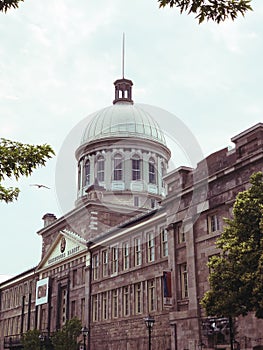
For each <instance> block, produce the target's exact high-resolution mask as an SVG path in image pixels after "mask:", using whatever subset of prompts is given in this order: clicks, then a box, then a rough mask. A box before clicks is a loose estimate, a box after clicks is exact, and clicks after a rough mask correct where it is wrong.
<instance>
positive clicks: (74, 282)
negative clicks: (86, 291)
mask: <svg viewBox="0 0 263 350" xmlns="http://www.w3.org/2000/svg"><path fill="white" fill-rule="evenodd" d="M77 278H78V270H77V269H74V270H73V278H72V279H73V281H72V284H73V287H76V285H77V284H78V280H77Z"/></svg>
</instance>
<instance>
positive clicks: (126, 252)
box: [122, 242, 130, 270]
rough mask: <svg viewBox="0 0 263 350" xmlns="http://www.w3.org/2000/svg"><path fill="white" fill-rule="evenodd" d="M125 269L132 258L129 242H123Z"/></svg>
mask: <svg viewBox="0 0 263 350" xmlns="http://www.w3.org/2000/svg"><path fill="white" fill-rule="evenodd" d="M122 251H123V270H127V269H128V268H129V265H130V261H129V260H130V259H129V243H128V242H126V243H124V244H123V248H122Z"/></svg>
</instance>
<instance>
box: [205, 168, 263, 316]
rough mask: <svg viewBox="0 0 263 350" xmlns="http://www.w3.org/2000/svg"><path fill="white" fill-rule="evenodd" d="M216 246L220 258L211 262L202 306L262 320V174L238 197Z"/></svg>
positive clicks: (219, 313) (213, 312) (214, 311)
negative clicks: (254, 316) (253, 315)
mask: <svg viewBox="0 0 263 350" xmlns="http://www.w3.org/2000/svg"><path fill="white" fill-rule="evenodd" d="M226 224H227V226H226V227H225V229H224V231H223V233H222V235H221V237H220V238H219V239H218V240H217V246H218V248H220V249H221V255H220V256H215V257H213V258H212V259H211V260H210V262H209V264H208V265H209V267H210V271H211V272H210V275H209V282H210V290H209V291H208V292H207V293H205V295H204V297H203V299H202V302H201V304H202V305H203V307H204V308H205V309H206V312H207V314H208V315H213V316H222V315H223V316H238V315H246V314H247V313H248V312H250V311H254V312H255V313H256V316H257V317H259V318H263V288H262V285H263V225H262V224H263V174H262V173H261V172H258V173H255V174H253V175H252V176H251V187H250V188H249V189H248V190H246V191H243V192H240V193H239V194H238V195H237V198H236V201H235V204H234V208H233V219H232V220H229V219H228V220H226Z"/></svg>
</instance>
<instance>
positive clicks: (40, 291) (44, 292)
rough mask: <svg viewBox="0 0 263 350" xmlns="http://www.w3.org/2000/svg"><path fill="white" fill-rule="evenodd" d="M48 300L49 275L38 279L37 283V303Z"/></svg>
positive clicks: (40, 303)
mask: <svg viewBox="0 0 263 350" xmlns="http://www.w3.org/2000/svg"><path fill="white" fill-rule="evenodd" d="M47 302H48V277H47V278H43V279H42V280H39V281H37V285H36V305H42V304H46V303H47Z"/></svg>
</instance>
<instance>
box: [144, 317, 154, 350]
mask: <svg viewBox="0 0 263 350" xmlns="http://www.w3.org/2000/svg"><path fill="white" fill-rule="evenodd" d="M144 322H145V325H146V328H147V329H148V334H149V343H148V349H149V350H151V348H152V344H151V335H152V329H153V325H154V322H155V319H154V318H153V317H151V316H150V315H149V316H148V317H146V318H145V319H144Z"/></svg>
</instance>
